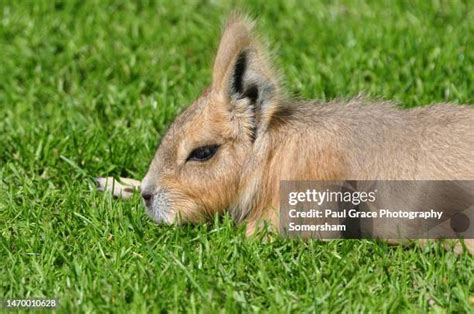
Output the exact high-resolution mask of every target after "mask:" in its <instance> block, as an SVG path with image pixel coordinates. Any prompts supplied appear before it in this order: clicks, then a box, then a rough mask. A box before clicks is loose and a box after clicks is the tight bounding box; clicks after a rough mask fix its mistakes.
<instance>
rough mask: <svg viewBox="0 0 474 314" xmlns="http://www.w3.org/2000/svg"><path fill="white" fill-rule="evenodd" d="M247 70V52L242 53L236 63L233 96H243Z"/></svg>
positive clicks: (233, 77) (233, 76)
mask: <svg viewBox="0 0 474 314" xmlns="http://www.w3.org/2000/svg"><path fill="white" fill-rule="evenodd" d="M246 69H247V52H246V51H242V52H240V54H239V56H238V58H237V61H236V62H235V67H234V73H233V75H232V87H231V89H232V94H238V95H242V94H243V92H244V75H245V71H246Z"/></svg>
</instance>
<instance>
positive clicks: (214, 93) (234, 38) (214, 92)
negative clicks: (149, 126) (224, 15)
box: [141, 16, 280, 223]
mask: <svg viewBox="0 0 474 314" xmlns="http://www.w3.org/2000/svg"><path fill="white" fill-rule="evenodd" d="M279 95H280V93H279V84H278V80H277V77H276V76H275V74H274V73H273V72H272V70H271V67H270V65H269V63H268V60H267V56H266V54H265V53H264V50H263V48H262V45H261V43H260V42H259V41H258V40H257V38H256V37H255V36H254V34H253V23H252V22H250V21H249V20H247V19H245V18H242V17H239V16H233V17H231V18H230V19H229V21H228V23H227V24H226V27H225V30H224V32H223V35H222V38H221V41H220V45H219V48H218V51H217V55H216V58H215V61H214V67H213V73H212V85H211V86H210V87H209V88H208V89H206V91H205V92H204V93H203V94H202V95H201V96H200V97H199V98H198V99H197V100H196V101H194V102H193V103H192V104H191V106H189V107H188V108H187V109H186V110H185V111H184V112H183V113H182V114H180V115H179V116H178V117H177V118H176V120H175V121H174V122H173V124H172V125H171V127H170V128H169V130H168V132H167V133H166V135H165V136H164V137H163V138H162V141H161V144H160V146H159V148H158V150H157V152H156V154H155V156H154V158H153V160H152V162H151V165H150V167H149V170H148V172H147V174H146V176H145V178H144V179H143V181H142V186H141V190H142V196H143V199H144V201H145V204H146V207H147V210H148V213H149V214H150V216H151V217H152V218H153V219H154V220H155V221H157V222H165V223H173V222H192V223H194V222H201V221H204V220H206V219H207V218H209V217H210V216H212V215H214V214H215V213H219V212H222V211H224V210H225V209H226V208H228V207H229V206H231V204H234V203H235V202H236V198H237V197H238V194H239V188H240V184H241V181H242V173H243V172H244V169H245V167H246V164H247V162H248V161H249V158H251V156H252V154H254V147H255V145H258V144H257V142H258V139H259V138H260V137H262V136H264V134H265V132H267V129H268V127H269V125H270V123H271V120H272V116H273V115H274V114H275V112H276V111H277V110H278V107H279V97H280V96H279Z"/></svg>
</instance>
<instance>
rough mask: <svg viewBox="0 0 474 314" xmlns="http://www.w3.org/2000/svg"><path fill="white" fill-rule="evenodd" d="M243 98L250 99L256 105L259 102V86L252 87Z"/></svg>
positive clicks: (245, 92) (253, 85)
mask: <svg viewBox="0 0 474 314" xmlns="http://www.w3.org/2000/svg"><path fill="white" fill-rule="evenodd" d="M242 98H248V99H250V102H251V103H252V104H256V102H257V100H258V86H257V84H252V85H250V86H249V87H248V88H247V89H246V90H245V91H244V93H243V94H242Z"/></svg>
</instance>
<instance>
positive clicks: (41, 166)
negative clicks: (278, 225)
mask: <svg viewBox="0 0 474 314" xmlns="http://www.w3.org/2000/svg"><path fill="white" fill-rule="evenodd" d="M149 2H152V1H140V2H139V4H133V3H131V2H130V3H129V2H126V1H119V2H117V3H113V1H99V0H97V1H86V2H83V1H79V0H78V1H67V2H61V1H6V0H3V1H0V117H1V118H0V299H2V298H3V299H6V298H26V297H30V298H33V297H47V298H58V299H59V301H60V308H59V311H60V312H65V313H66V312H68V313H70V312H72V311H73V310H75V311H77V310H78V309H80V310H81V312H89V311H92V312H104V311H112V310H113V311H118V312H130V311H143V312H144V311H145V310H146V311H150V310H151V311H153V312H159V311H160V310H172V311H191V312H208V311H211V312H218V311H223V310H229V311H235V312H239V311H245V312H248V311H249V312H251V311H259V310H261V311H267V310H268V311H270V312H287V311H295V310H296V311H301V310H304V311H310V312H313V311H315V312H334V311H351V310H352V311H363V312H368V311H370V312H379V311H389V312H396V311H400V310H403V311H413V312H420V311H421V312H424V311H430V310H434V311H436V310H441V311H443V310H445V311H448V312H452V311H454V312H472V311H474V308H473V306H472V305H469V301H468V299H469V296H470V295H473V294H474V276H473V275H472V274H473V271H474V259H473V257H471V256H468V255H467V254H463V255H460V256H456V255H454V254H453V253H451V252H447V251H445V250H443V249H441V248H440V247H439V246H434V247H429V248H419V247H415V248H412V249H406V248H402V247H389V246H387V245H386V244H383V243H375V242H371V241H333V242H329V243H321V242H317V241H309V242H303V241H296V240H287V239H282V238H278V237H272V240H268V241H266V242H265V241H261V238H260V237H256V238H252V239H246V238H245V237H244V235H243V231H242V228H239V227H236V226H234V225H233V224H232V222H231V221H230V220H229V219H228V218H225V217H224V218H220V219H216V221H214V222H212V223H210V224H208V225H200V226H185V227H179V228H175V227H167V226H157V225H155V224H154V223H152V222H151V221H150V219H148V218H147V216H146V214H145V213H144V209H143V206H142V204H141V201H140V199H139V196H138V195H136V196H135V197H134V198H133V199H132V200H130V201H127V202H123V201H118V200H114V199H112V198H111V197H110V196H109V195H104V194H101V193H98V192H96V191H95V184H94V181H93V178H94V177H95V176H105V175H114V176H127V177H134V178H141V177H143V175H144V174H145V171H146V169H147V166H148V163H149V161H150V160H151V158H152V156H153V153H154V150H155V147H156V143H157V142H158V140H159V137H160V136H161V135H162V134H163V132H164V130H165V129H166V126H167V125H168V124H169V123H170V122H171V121H172V120H173V118H174V117H175V116H176V114H177V113H178V111H179V110H180V109H181V108H183V107H185V106H186V105H187V104H189V103H190V102H192V100H193V99H194V98H195V97H196V96H197V95H198V94H199V93H200V91H201V90H203V89H204V88H205V87H206V86H207V85H208V84H209V83H210V72H211V63H212V59H213V54H214V51H215V48H216V46H217V40H218V36H219V33H220V29H221V28H220V25H221V24H222V21H223V19H224V17H225V16H226V14H227V13H229V12H230V11H231V10H232V8H234V7H240V8H242V9H243V10H244V11H246V12H248V13H250V14H251V15H253V16H255V17H258V23H259V26H258V30H259V31H260V33H262V34H263V35H264V36H265V37H266V38H267V39H268V41H269V43H270V45H271V46H272V47H273V48H274V51H273V52H274V58H275V63H276V65H277V66H278V67H279V68H280V69H281V73H282V75H284V77H285V81H286V85H287V86H288V87H287V89H288V91H289V93H290V94H291V95H294V96H297V97H304V98H318V99H333V98H335V97H350V96H354V95H357V94H358V93H359V92H363V93H365V94H366V95H369V96H370V97H374V98H375V97H376V98H385V99H392V100H396V101H398V102H400V103H401V105H403V106H406V107H411V106H417V105H423V104H427V103H432V102H445V101H449V102H453V103H474V74H473V73H474V1H456V0H446V1H428V0H420V1H409V0H406V1H391V0H383V1H375V0H374V1H362V0H356V1H350V0H347V1H294V0H288V1H281V2H270V1H265V2H264V1H262V2H259V3H257V2H254V1H246V2H244V3H237V4H236V3H230V2H225V3H220V2H218V1H186V2H185V1H160V2H159V3H158V4H156V3H155V4H154V3H149Z"/></svg>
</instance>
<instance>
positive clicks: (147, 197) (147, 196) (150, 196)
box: [142, 191, 153, 206]
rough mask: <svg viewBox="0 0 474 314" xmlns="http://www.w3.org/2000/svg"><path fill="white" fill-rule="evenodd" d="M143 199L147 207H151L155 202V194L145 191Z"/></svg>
mask: <svg viewBox="0 0 474 314" xmlns="http://www.w3.org/2000/svg"><path fill="white" fill-rule="evenodd" d="M142 198H143V200H144V201H145V204H146V206H150V204H151V202H153V193H151V192H148V191H143V192H142Z"/></svg>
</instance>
